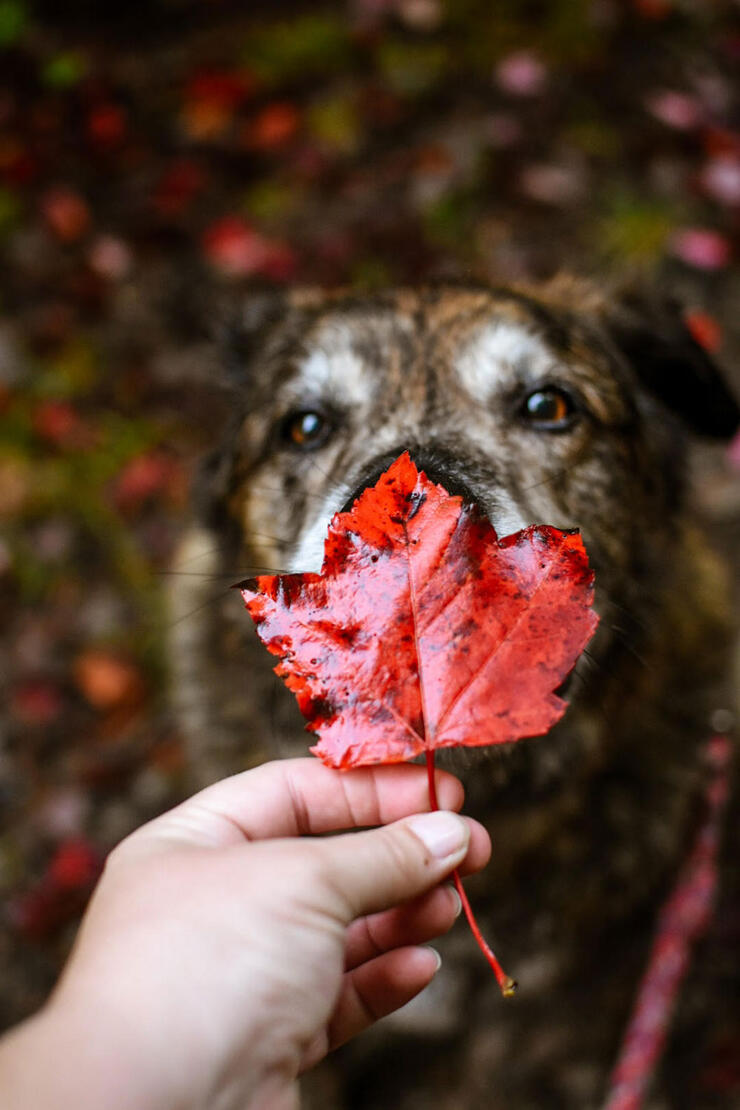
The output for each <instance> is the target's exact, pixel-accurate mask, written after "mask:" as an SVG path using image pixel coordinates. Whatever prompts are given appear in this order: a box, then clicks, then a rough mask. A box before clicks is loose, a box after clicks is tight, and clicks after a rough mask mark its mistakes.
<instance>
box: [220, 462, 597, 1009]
mask: <svg viewBox="0 0 740 1110" xmlns="http://www.w3.org/2000/svg"><path fill="white" fill-rule="evenodd" d="M240 588H241V590H242V594H243V597H244V600H245V602H246V605H247V608H248V610H249V613H250V615H251V616H252V618H253V620H254V621H255V624H256V626H257V631H258V634H259V636H260V638H261V640H262V641H263V642H264V644H265V645H266V647H267V648H268V650H269V651H271V652H272V653H273V654H274V655H278V656H280V660H281V661H280V663H279V664H278V665H277V667H276V668H275V670H276V672H277V673H278V674H279V675H281V677H282V678H283V679H284V680H285V683H286V685H287V686H288V687H289V688H290V689H291V690H292V691H293V692H294V693H295V695H296V697H297V699H298V704H299V706H300V708H301V711H302V712H303V714H304V715H305V716H306V718H307V719H308V724H307V726H306V727H307V728H308V729H309V730H311V731H312V732H316V733H318V734H319V736H320V741H319V743H318V744H317V745H316V746H315V747H314V748H312V749H311V750H312V751H313V752H314V753H315V754H316V755H318V756H320V758H321V759H322V760H323V761H324V763H326V764H328V765H329V766H332V767H338V768H341V769H347V768H350V767H358V766H362V765H364V764H373V763H396V762H399V761H401V760H408V759H413V758H414V757H415V756H418V755H420V754H422V753H423V754H425V756H426V759H427V767H428V769H429V785H430V797H431V802H432V807H433V808H436V796H435V792H434V775H433V761H434V751H435V750H436V749H437V748H447V747H457V746H459V745H466V746H475V747H478V746H483V745H488V744H501V743H505V742H511V741H514V740H518V739H520V738H521V737H523V736H536V735H539V734H541V733H544V732H546V731H547V730H548V729H549V728H550V727H551V726H552V725H553V724H554V723H555V722H556V721H557V720H559V718H560V717H561V716H562V715H563V713H564V712H565V709H566V703H565V702H564V701H563V700H562V699H561V698H559V697H558V696H557V695H556V694H555V693H554V690H555V689H556V688H557V687H558V686H559V685H560V683H561V682H562V681H563V679H564V678H565V676H566V675H567V674H568V672H569V671H570V670H571V669H572V667H573V666H574V664H575V662H576V660H577V658H578V656H579V655H580V653H581V651H582V650H583V648H584V647H585V646H586V643H587V642H588V640H589V639H590V637H591V635H592V634H593V632H594V629H595V627H596V624H597V622H598V618H597V616H596V614H595V613H594V612H593V610H592V609H591V604H592V601H593V574H592V572H591V570H590V568H589V565H588V560H587V557H586V551H585V549H584V546H583V542H582V540H581V537H580V535H579V534H578V533H577V532H562V531H559V530H558V529H557V528H552V527H549V526H546V525H543V526H536V527H535V526H533V527H530V528H525V529H524V530H523V531H521V532H518V533H516V534H514V535H512V536H507V537H506V538H505V539H502V540H499V539H498V537H497V536H496V533H495V531H494V529H493V527H492V525H491V524H490V522H489V521H488V520H487V519H486V518H485V517H484V516H483V515H482V513H481V512H480V511H479V510H478V508H477V507H476V506H474V505H468V504H464V503H463V500H462V498H460V497H454V496H451V495H450V494H449V493H447V491H446V490H445V489H443V487H442V486H438V485H435V484H434V483H433V482H431V481H430V480H429V479H428V478H427V476H426V475H425V474H424V473H423V472H419V471H418V470H417V468H416V466H415V464H414V463H413V461H412V460H411V458H410V456H409V455H408V453H405V454H403V455H401V457H400V458H399V459H397V460H396V461H395V462H394V463H393V464H392V466H391V467H390V468H389V469H388V470H387V471H386V472H385V474H383V475H382V476H381V477H380V479H379V480H378V482H377V484H376V485H375V486H373V487H372V488H370V489H366V490H365V491H364V493H363V494H362V495H361V496H360V497H359V498H358V499H357V501H355V503H354V505H353V507H352V509H351V510H350V511H349V512H346V513H337V515H336V516H335V517H334V519H333V520H332V522H331V525H330V527H329V534H328V537H327V540H326V545H325V556H324V564H323V567H322V570H321V573H320V574H288V575H263V576H261V577H259V578H256V579H252V580H250V581H247V582H243V583H241V584H240ZM456 883H457V885H458V890H459V891H460V893H461V896H462V897H463V898H464V895H463V893H462V887H461V884H460V883H459V879H457V878H456ZM466 903H467V900H466V899H464V901H463V905H464V906H465V908H466V912H467V911H468V910H469V907H468V906H467V904H466ZM468 916H469V920H470V921H471V925H472V926H473V928H474V932H475V933H476V936H477V937H478V940H479V943H481V944H482V945H485V942H484V941H483V940H482V937H480V933H479V931H478V930H477V926H476V925H475V923H474V920H473V919H472V914H470V913H469V915H468ZM484 951H486V954H487V955H489V954H490V955H489V959H490V960H491V963H492V966H493V967H494V970H495V971H496V974H497V976H499V981H500V982H502V985H506V986H508V987H510V985H511V984H510V981H509V980H508V977H506V976H504V975H503V972H501V969H500V967H499V965H498V962H497V961H495V957H494V956H493V953H491V952H490V949H488V946H487V945H485V948H484ZM494 961H495V964H494ZM502 977H503V978H502Z"/></svg>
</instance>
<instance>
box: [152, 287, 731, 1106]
mask: <svg viewBox="0 0 740 1110" xmlns="http://www.w3.org/2000/svg"><path fill="white" fill-rule="evenodd" d="M229 348H230V349H229V358H230V361H231V364H232V375H233V377H232V380H233V388H234V392H233V420H232V423H231V427H230V430H229V432H228V434H227V435H226V436H225V438H224V439H223V442H222V444H221V445H220V446H219V448H218V449H217V450H216V451H214V453H213V454H212V456H211V457H210V459H209V460H208V462H207V464H206V465H205V468H204V470H203V475H202V480H201V484H200V489H199V510H200V524H199V525H198V526H197V527H195V528H194V529H193V530H192V532H191V533H190V535H189V536H188V537H187V538H186V541H185V543H184V546H183V549H182V552H181V554H180V559H179V565H180V569H182V570H184V571H187V572H188V573H187V574H184V575H183V576H182V577H179V578H177V579H176V580H177V582H178V586H177V589H176V591H175V597H174V602H175V606H176V612H175V618H176V620H177V619H178V618H179V617H181V616H184V615H185V614H189V613H191V612H192V611H193V610H196V609H199V611H198V614H197V618H195V619H191V620H184V619H181V620H178V623H177V624H176V625H175V628H176V631H177V635H176V636H175V639H174V643H173V667H174V678H175V692H176V695H177V698H178V704H179V708H180V711H181V713H182V718H183V720H184V722H185V724H186V727H187V730H188V732H189V734H190V735H191V736H193V737H194V738H195V739H194V752H195V753H196V756H197V762H198V765H199V767H200V769H201V771H202V775H203V778H205V779H208V778H210V777H213V776H214V775H216V774H223V773H224V771H226V770H230V769H234V768H236V767H238V766H244V765H245V763H248V762H258V761H260V760H261V759H264V758H266V757H270V756H274V755H275V754H295V753H296V752H303V751H305V745H306V738H305V735H301V732H300V720H299V718H298V714H297V711H296V710H295V708H294V706H293V704H292V699H290V696H289V695H287V696H286V697H283V696H282V695H283V692H282V691H281V690H280V689H278V686H277V685H276V683H277V680H275V679H274V678H273V677H272V676H271V673H270V667H271V665H272V663H273V662H274V660H269V659H268V658H267V655H266V653H264V652H263V649H261V648H259V647H257V648H255V643H254V638H253V634H252V630H251V628H250V627H249V624H250V622H249V621H248V619H247V617H246V614H245V613H244V612H243V609H242V607H241V601H240V599H239V596H238V595H236V594H233V593H229V592H228V591H226V595H225V596H223V595H222V596H220V597H218V598H215V599H214V598H213V593H214V590H213V589H212V587H213V585H214V581H216V580H218V579H220V581H221V582H223V583H224V585H225V586H228V584H229V582H230V581H231V580H234V581H235V580H236V579H237V578H239V577H243V576H244V575H245V574H247V573H252V572H254V571H255V570H256V569H265V570H267V569H269V570H271V571H272V570H284V571H294V570H315V569H318V568H319V566H320V563H321V557H322V546H323V536H324V533H325V530H326V526H327V523H328V521H329V520H330V518H331V516H332V515H333V513H334V512H336V511H337V510H338V509H341V508H342V507H346V506H348V505H349V504H351V502H352V500H353V499H354V497H355V496H356V495H357V494H358V492H359V491H360V490H362V488H363V487H364V486H366V485H367V484H370V483H372V482H373V481H374V480H375V479H376V478H377V477H378V476H379V474H380V473H381V472H382V471H383V470H384V469H385V467H386V466H387V465H388V463H390V462H391V461H392V460H393V459H394V458H395V457H396V456H397V455H398V454H400V453H401V451H402V450H404V449H409V450H410V452H411V454H412V456H413V457H414V459H415V461H416V462H417V464H418V465H419V466H420V467H422V468H423V469H424V470H426V472H427V474H429V475H430V477H432V478H433V479H435V480H437V481H440V482H442V483H443V484H444V485H445V486H446V487H447V488H448V489H449V490H451V491H453V492H456V493H461V494H462V495H463V496H464V497H466V498H468V499H470V500H473V501H476V502H477V503H478V504H479V505H480V506H481V507H482V508H483V510H484V511H485V512H486V514H487V515H488V516H489V518H490V520H491V521H492V523H493V524H494V526H495V528H496V529H497V531H498V532H499V534H500V535H505V534H508V533H509V532H512V531H515V530H517V529H519V528H522V527H524V526H526V525H529V524H532V523H547V524H553V525H556V526H558V527H560V528H580V529H581V531H582V532H583V535H584V537H585V541H586V545H587V548H588V551H589V555H590V559H591V562H592V565H593V567H594V568H595V571H596V594H597V608H598V610H599V612H600V615H601V624H600V627H599V630H598V632H597V635H596V637H595V639H594V640H593V642H592V643H591V644H590V646H589V648H588V650H587V651H586V652H584V654H583V656H582V658H581V660H580V661H579V663H578V666H577V668H576V670H575V672H574V674H573V677H572V678H571V680H570V681H569V683H568V688H567V697H568V699H569V700H570V702H571V707H570V709H569V711H568V713H567V714H566V716H565V718H564V720H563V721H562V722H561V723H560V724H559V725H558V726H557V727H556V728H555V729H554V730H552V732H551V733H550V734H549V735H548V736H547V737H540V738H534V739H531V740H525V741H521V742H520V743H518V744H516V745H511V746H510V747H505V748H503V749H502V748H498V749H495V750H491V751H487V752H486V753H485V754H484V755H476V756H475V757H472V756H466V755H464V754H463V755H460V756H459V757H458V758H457V760H456V762H455V757H453V766H455V767H456V769H458V770H459V772H460V773H461V774H462V777H463V779H464V781H465V783H466V787H467V792H468V802H467V806H466V809H467V812H470V813H474V814H475V815H476V816H478V817H480V818H481V819H483V820H484V821H485V822H486V823H487V825H488V827H489V829H490V831H491V834H492V839H493V844H494V854H493V859H492V862H491V864H490V866H489V867H488V868H487V870H486V872H485V873H484V875H483V876H481V877H479V878H478V879H477V880H476V881H475V882H472V883H471V896H472V898H473V901H474V903H475V905H476V907H477V908H479V909H480V911H481V918H482V920H483V925H484V929H485V931H487V932H488V933H489V934H490V935H491V937H492V939H494V940H495V944H496V947H497V950H498V951H499V953H500V954H501V956H502V958H504V960H505V962H506V964H507V967H509V969H510V970H511V971H512V973H513V974H514V975H516V977H517V979H518V980H519V982H520V991H519V994H518V996H517V998H516V999H515V1000H514V1001H513V1002H503V1001H502V1000H501V998H500V997H499V995H498V992H497V990H496V988H495V984H494V982H493V980H492V979H491V978H490V977H489V975H488V974H487V971H486V968H485V966H484V965H483V964H482V961H481V957H480V955H479V953H478V952H477V950H476V949H475V947H474V945H473V943H472V941H471V940H470V938H469V937H468V936H467V934H466V933H465V932H464V931H463V930H456V931H455V933H454V934H453V935H452V938H451V939H450V942H449V944H448V946H447V949H446V951H445V955H446V965H447V969H448V970H447V972H446V973H445V972H444V970H443V972H442V973H440V977H439V980H438V982H436V983H435V986H434V987H433V989H432V990H431V991H430V992H428V998H427V999H426V1000H424V1001H422V1003H421V1004H420V1005H418V1006H416V1008H415V1009H414V1008H413V1007H412V1008H411V1009H410V1010H409V1011H408V1013H407V1014H404V1015H403V1017H402V1019H399V1021H398V1022H397V1024H396V1029H395V1030H393V1031H391V1033H386V1034H385V1035H384V1036H380V1035H378V1036H376V1037H375V1039H373V1038H372V1037H370V1038H366V1040H365V1041H364V1042H363V1043H360V1044H358V1045H357V1046H356V1047H354V1048H353V1049H351V1050H350V1051H349V1052H345V1056H344V1059H343V1061H340V1067H339V1068H338V1069H337V1068H335V1069H334V1082H335V1089H334V1090H333V1092H332V1093H331V1094H329V1093H326V1092H325V1093H324V1094H323V1095H322V1096H321V1098H320V1099H319V1104H320V1105H323V1106H325V1107H339V1106H342V1107H345V1106H346V1107H351V1108H352V1110H362V1108H368V1110H370V1108H376V1107H380V1106H383V1107H385V1106H389V1105H392V1106H394V1107H396V1108H403V1110H412V1108H419V1110H421V1108H423V1110H427V1108H432V1107H433V1108H448V1107H449V1108H450V1110H451V1108H452V1107H454V1108H455V1110H499V1108H504V1107H505V1108H507V1110H535V1108H537V1110H541V1108H543V1107H546V1108H550V1107H552V1108H563V1110H565V1108H568V1110H579V1108H582V1110H586V1108H594V1107H596V1106H598V1105H599V1102H600V1100H601V1097H602V1093H603V1090H604V1086H605V1083H606V1079H607V1076H608V1072H609V1069H610V1066H611V1064H612V1062H613V1060H614V1057H615V1053H616V1051H617V1048H618V1044H619V1040H620V1035H621V1033H622V1032H623V1029H624V1026H625V1022H626V1020H627V1017H628V1014H629V1011H630V1004H631V1001H632V999H633V995H634V991H635V986H636V983H637V982H638V980H639V976H640V972H641V969H642V967H643V963H644V960H645V956H646V952H647V948H648V945H649V941H650V936H651V930H652V927H653V924H654V921H655V916H656V911H657V908H658V907H659V906H660V904H661V902H662V900H663V899H664V897H665V895H666V892H667V891H668V890H669V889H670V886H671V882H672V880H673V878H674V876H675V874H676V871H677V868H678V867H679V865H680V863H681V861H682V860H683V859H684V857H685V855H686V852H687V848H688V846H689V844H690V843H691V839H692V836H693V835H694V833H695V830H696V827H697V822H698V820H699V819H700V816H701V786H702V783H703V780H704V773H705V772H704V768H703V764H702V761H701V758H700V747H701V741H703V740H704V738H705V737H706V736H707V735H708V734H709V730H710V723H709V722H710V719H711V716H712V711H713V710H715V709H716V708H717V707H718V706H720V705H723V704H726V692H724V693H723V692H722V682H723V676H724V671H725V656H726V652H727V645H728V629H727V611H728V603H727V597H726V589H725V583H724V578H723V575H722V571H721V567H720V566H719V565H718V564H717V562H716V561H715V559H714V558H713V557H712V556H711V554H710V553H709V551H708V549H707V546H706V544H705V542H704V540H703V538H702V536H701V535H700V534H699V533H698V531H697V530H696V529H695V527H693V525H692V519H691V513H690V512H689V510H688V509H687V488H686V487H687V480H686V453H687V439H688V436H687V431H688V430H689V429H691V430H693V431H694V432H695V433H698V434H700V435H703V436H707V437H714V438H720V437H727V436H729V435H731V434H732V433H733V432H734V430H735V429H736V427H737V425H738V422H739V421H740V411H739V410H738V405H737V404H736V402H735V400H734V399H733V398H732V396H731V395H730V393H729V392H728V390H727V388H726V386H725V385H724V384H723V382H722V380H721V378H720V376H719V374H718V372H717V370H716V368H715V367H714V365H713V364H712V362H711V361H710V359H709V357H708V356H707V354H706V353H705V352H704V350H703V349H702V348H700V347H699V346H698V345H697V344H696V343H695V342H694V341H693V339H692V338H691V336H690V334H689V332H688V331H687V329H686V327H685V326H684V323H683V321H682V318H681V315H680V313H679V312H678V310H677V309H676V308H675V306H673V305H670V304H659V305H657V306H651V307H649V306H646V305H645V304H643V303H642V302H640V301H639V300H637V299H636V298H630V297H624V296H623V297H621V298H619V299H616V298H609V297H606V296H605V295H603V294H599V293H598V292H597V291H594V290H593V289H592V288H590V287H588V286H585V285H582V284H579V283H577V282H573V281H564V280H561V281H557V282H555V283H551V284H550V285H549V286H548V287H546V288H543V289H540V290H539V291H532V290H530V291H524V290H518V289H510V288H501V289H489V288H483V287H477V286H474V285H466V286H452V285H445V286H440V287H435V288H429V289H425V290H421V291H412V290H400V291H396V292H390V293H384V294H377V295H372V296H352V295H349V294H346V293H337V294H324V293H319V292H311V291H297V292H295V293H293V294H292V295H288V296H286V297H283V298H276V297H265V298H257V299H256V300H252V301H250V302H249V303H248V304H247V305H246V306H245V308H244V309H243V311H242V313H241V316H240V320H239V322H238V326H237V327H236V328H235V329H234V330H233V333H232V334H231V338H230V343H229ZM198 572H200V573H198ZM216 588H217V587H216ZM199 607H200V608H199ZM736 825H737V822H736V820H730V821H729V822H728V830H730V831H731V830H733V829H734V828H735V827H736ZM736 852H737V846H735V849H734V851H733V846H732V844H731V843H729V842H728V845H727V854H728V859H729V860H730V863H731V862H732V859H733V857H736ZM736 888H737V883H736V880H735V878H734V873H733V868H732V866H729V867H728V869H727V881H726V883H725V890H724V894H723V900H722V901H721V902H720V905H719V908H718V910H717V913H716V915H715V922H716V923H717V924H716V928H715V930H714V934H713V935H710V937H709V939H708V940H706V941H705V943H704V944H703V946H702V947H701V949H700V951H699V952H698V953H697V955H696V957H695V959H694V963H693V970H692V973H691V975H690V977H689V979H688V980H687V983H686V984H685V987H684V989H683V992H682V998H681V1004H680V1008H679V1012H678V1015H677V1017H676V1020H675V1022H674V1025H673V1032H672V1037H671V1042H670V1045H669V1050H668V1052H667V1054H666V1056H665V1057H664V1062H663V1066H662V1068H661V1072H660V1075H659V1076H658V1078H657V1081H656V1084H655V1087H654V1092H653V1096H652V1098H653V1101H651V1103H650V1106H651V1107H653V1106H654V1107H656V1108H657V1107H673V1108H686V1110H688V1108H691V1110H704V1108H709V1107H719V1106H729V1105H733V1106H734V1105H740V1091H739V1092H738V1093H737V1095H736V1098H737V1101H736V1102H730V1101H727V1099H728V1097H730V1096H727V1095H726V1094H725V1095H722V1096H720V1095H718V1094H717V1092H716V1090H714V1089H713V1088H712V1083H713V1082H714V1081H715V1080H716V1075H717V1074H718V1073H717V1071H716V1068H717V1067H718V1066H719V1065H717V1059H719V1057H717V1053H718V1052H721V1050H722V1037H723V1036H726V1037H728V1038H731V1037H732V1036H733V1035H735V1036H736V1043H737V1044H738V1046H740V1037H737V1031H738V1027H739V1023H740V1006H737V1005H735V1003H736V1002H737V999H736V998H734V997H733V992H737V990H738V986H739V985H740V984H739V979H740V977H739V976H738V971H737V965H738V962H739V961H740V936H735V938H734V944H735V945H736V947H735V951H734V953H733V952H732V945H733V938H732V936H729V935H728V932H729V933H731V932H732V930H733V929H734V930H735V933H737V932H738V911H737V906H738V897H737V889H736ZM728 899H729V902H728V901H727V900H728ZM733 899H734V901H733ZM733 905H734V906H735V907H736V909H735V910H734V911H732V910H731V908H729V909H728V908H727V907H728V906H730V907H732V906H733ZM720 934H723V935H722V936H720ZM720 941H721V943H720ZM728 953H730V955H729V956H728ZM733 1030H734V1034H733ZM713 1069H714V1070H713ZM337 1075H339V1078H338V1077H337ZM713 1077H714V1079H713ZM715 1086H716V1083H715Z"/></svg>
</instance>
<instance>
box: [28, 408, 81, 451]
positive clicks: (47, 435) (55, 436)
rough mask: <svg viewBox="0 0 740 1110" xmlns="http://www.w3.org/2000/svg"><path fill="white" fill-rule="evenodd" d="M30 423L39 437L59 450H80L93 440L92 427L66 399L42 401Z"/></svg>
mask: <svg viewBox="0 0 740 1110" xmlns="http://www.w3.org/2000/svg"><path fill="white" fill-rule="evenodd" d="M31 423H32V425H33V430H34V432H35V433H36V435H37V436H38V437H39V439H42V440H43V441H44V442H45V443H48V444H49V445H50V446H52V447H58V448H60V449H61V450H80V449H82V448H85V447H89V446H91V445H92V443H93V442H94V440H95V435H94V433H93V429H92V428H91V427H90V426H89V425H88V424H87V422H86V421H85V420H83V418H82V417H81V416H80V414H79V413H78V412H77V411H76V409H75V408H73V406H72V405H70V404H69V403H68V402H67V401H42V402H41V403H40V404H39V405H37V406H36V408H35V409H34V411H33V413H32V416H31Z"/></svg>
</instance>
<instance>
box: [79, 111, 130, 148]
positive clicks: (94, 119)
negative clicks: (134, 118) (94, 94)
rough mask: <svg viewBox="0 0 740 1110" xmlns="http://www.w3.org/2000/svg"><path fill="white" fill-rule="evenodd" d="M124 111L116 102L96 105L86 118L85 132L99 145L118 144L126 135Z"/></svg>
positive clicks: (105, 146)
mask: <svg viewBox="0 0 740 1110" xmlns="http://www.w3.org/2000/svg"><path fill="white" fill-rule="evenodd" d="M127 124H128V121H127V118H126V112H125V111H124V109H123V108H121V107H120V106H119V105H118V104H112V103H105V104H98V105H96V106H95V107H94V108H93V109H92V111H91V112H90V115H89V116H88V118H87V133H88V135H89V137H90V139H91V140H92V142H93V143H95V144H96V145H97V146H99V147H104V148H106V149H108V148H110V147H114V146H118V144H119V143H120V142H122V141H123V139H124V138H125V137H126V130H127Z"/></svg>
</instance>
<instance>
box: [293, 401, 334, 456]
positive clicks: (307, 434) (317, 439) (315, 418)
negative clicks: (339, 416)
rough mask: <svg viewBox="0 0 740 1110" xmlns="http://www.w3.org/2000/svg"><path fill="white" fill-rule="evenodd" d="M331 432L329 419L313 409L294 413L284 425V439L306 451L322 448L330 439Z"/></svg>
mask: <svg viewBox="0 0 740 1110" xmlns="http://www.w3.org/2000/svg"><path fill="white" fill-rule="evenodd" d="M330 431H331V425H330V423H329V421H328V420H327V418H326V417H325V416H324V415H323V414H322V413H320V412H315V411H314V410H313V409H304V410H302V411H301V412H292V413H291V414H290V415H289V416H288V417H286V419H285V421H284V424H283V437H284V439H286V440H287V442H288V443H290V444H292V445H293V446H294V447H300V448H302V449H303V450H304V451H308V450H310V449H311V448H312V447H320V446H321V444H322V443H324V442H325V441H326V439H327V438H328V436H329V433H330Z"/></svg>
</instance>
